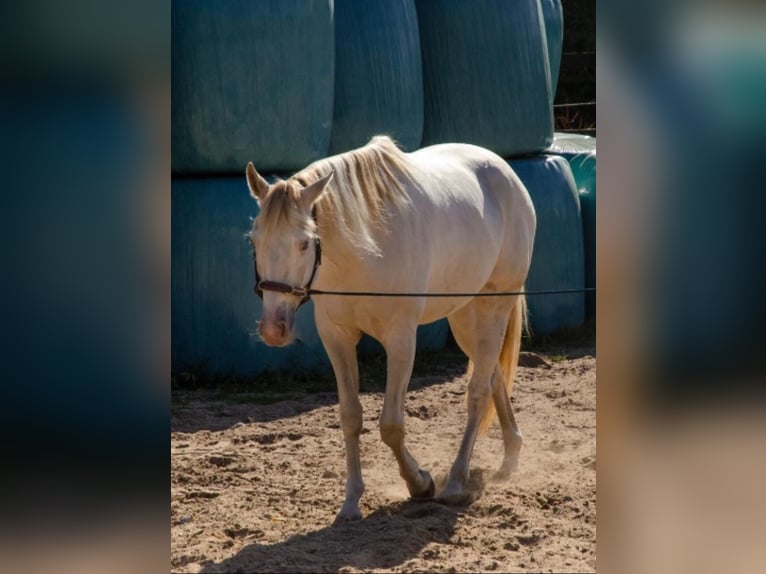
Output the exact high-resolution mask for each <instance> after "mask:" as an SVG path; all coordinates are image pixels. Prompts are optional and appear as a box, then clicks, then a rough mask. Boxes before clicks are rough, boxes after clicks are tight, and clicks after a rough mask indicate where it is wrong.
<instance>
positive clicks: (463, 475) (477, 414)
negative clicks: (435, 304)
mask: <svg viewBox="0 0 766 574" xmlns="http://www.w3.org/2000/svg"><path fill="white" fill-rule="evenodd" d="M514 304H515V301H514V300H513V299H496V300H493V301H492V300H487V299H475V300H474V301H473V302H471V303H469V304H468V305H466V306H465V307H463V308H462V309H460V310H459V311H457V312H455V313H454V314H453V315H451V316H450V317H449V322H450V327H451V328H452V332H453V334H454V336H455V339H456V340H457V342H458V344H459V345H460V347H461V349H463V351H464V352H465V353H466V354H467V355H468V356H469V357H470V358H471V360H472V361H473V364H474V368H473V374H472V376H471V380H470V381H469V383H468V422H467V424H466V428H465V432H464V434H463V440H462V442H461V444H460V450H459V451H458V455H457V457H456V458H455V462H454V463H453V465H452V468H451V469H450V473H449V478H448V480H447V484H446V485H445V486H444V488H443V489H442V491H441V492H440V493H439V494H438V496H437V498H438V499H440V500H442V501H444V502H447V503H450V504H459V503H462V502H464V501H465V499H466V494H467V493H466V492H465V485H466V482H467V480H468V471H469V465H470V460H471V455H472V454H473V448H474V445H475V443H476V437H477V435H478V433H479V426H480V422H481V419H482V417H483V416H484V414H485V413H486V411H487V409H488V408H489V407H490V398H492V399H493V400H494V401H495V404H496V405H497V402H498V400H502V399H503V396H501V391H500V390H498V389H497V387H500V386H503V385H504V381H503V377H502V370H501V369H500V368H499V362H498V361H499V358H500V353H501V350H502V347H503V342H504V338H505V333H506V329H507V328H508V318H509V316H510V313H511V308H512V306H513V305H514ZM496 395H497V397H496ZM502 395H506V393H505V389H504V388H503V391H502ZM504 404H505V403H504ZM508 405H509V409H508V410H506V411H505V412H503V410H504V409H503V405H501V410H500V412H499V414H500V416H501V417H502V416H503V415H504V414H507V412H509V411H510V403H508ZM501 420H502V419H501ZM508 420H509V419H508V418H507V417H506V421H508ZM509 426H510V424H509ZM504 428H505V427H504ZM509 436H510V435H509ZM504 438H505V431H504Z"/></svg>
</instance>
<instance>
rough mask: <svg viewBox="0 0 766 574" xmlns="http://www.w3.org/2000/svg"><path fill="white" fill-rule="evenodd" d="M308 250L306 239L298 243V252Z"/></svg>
mask: <svg viewBox="0 0 766 574" xmlns="http://www.w3.org/2000/svg"><path fill="white" fill-rule="evenodd" d="M308 248H309V242H308V239H305V240H303V241H301V243H300V250H301V251H306V249H308Z"/></svg>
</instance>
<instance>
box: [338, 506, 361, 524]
mask: <svg viewBox="0 0 766 574" xmlns="http://www.w3.org/2000/svg"><path fill="white" fill-rule="evenodd" d="M361 519H362V512H361V511H360V510H359V507H356V508H341V509H340V512H338V514H336V515H335V522H333V524H348V523H349V522H356V521H357V520H361Z"/></svg>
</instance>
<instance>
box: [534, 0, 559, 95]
mask: <svg viewBox="0 0 766 574" xmlns="http://www.w3.org/2000/svg"><path fill="white" fill-rule="evenodd" d="M540 5H541V6H542V8H543V19H544V20H545V39H546V41H547V45H548V66H549V68H550V71H551V101H553V100H555V99H556V88H557V86H558V83H559V70H560V69H561V52H562V50H563V47H564V10H563V9H562V7H561V0H540Z"/></svg>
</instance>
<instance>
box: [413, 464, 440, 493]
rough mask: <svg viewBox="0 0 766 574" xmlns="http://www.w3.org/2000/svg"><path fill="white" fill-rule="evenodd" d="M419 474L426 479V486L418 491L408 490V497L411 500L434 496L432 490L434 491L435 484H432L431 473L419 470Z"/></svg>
mask: <svg viewBox="0 0 766 574" xmlns="http://www.w3.org/2000/svg"><path fill="white" fill-rule="evenodd" d="M420 476H421V477H423V478H425V479H427V480H428V486H427V487H426V488H425V489H424V490H422V491H421V492H418V493H412V492H410V498H411V499H412V500H430V499H432V498H433V497H434V492H436V485H435V484H434V479H433V478H431V473H430V472H428V471H427V470H421V471H420Z"/></svg>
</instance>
